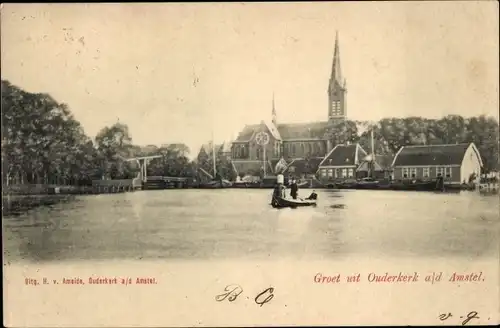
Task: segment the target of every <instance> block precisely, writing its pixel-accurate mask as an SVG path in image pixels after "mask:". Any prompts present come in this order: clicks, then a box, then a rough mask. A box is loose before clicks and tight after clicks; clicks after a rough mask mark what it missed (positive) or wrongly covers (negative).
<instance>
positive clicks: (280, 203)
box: [271, 196, 317, 208]
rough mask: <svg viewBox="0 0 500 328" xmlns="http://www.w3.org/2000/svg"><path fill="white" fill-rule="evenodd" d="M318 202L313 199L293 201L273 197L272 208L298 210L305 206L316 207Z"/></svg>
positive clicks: (291, 199)
mask: <svg viewBox="0 0 500 328" xmlns="http://www.w3.org/2000/svg"><path fill="white" fill-rule="evenodd" d="M316 202H317V200H312V199H293V198H283V197H278V196H273V198H272V201H271V206H272V207H274V208H285V207H290V208H297V207H305V206H316Z"/></svg>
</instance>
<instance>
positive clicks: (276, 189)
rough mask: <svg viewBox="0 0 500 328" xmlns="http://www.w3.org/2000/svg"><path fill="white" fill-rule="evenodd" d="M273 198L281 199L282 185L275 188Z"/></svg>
mask: <svg viewBox="0 0 500 328" xmlns="http://www.w3.org/2000/svg"><path fill="white" fill-rule="evenodd" d="M273 197H281V185H280V184H279V183H277V184H276V185H275V186H274V191H273Z"/></svg>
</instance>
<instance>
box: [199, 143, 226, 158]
mask: <svg viewBox="0 0 500 328" xmlns="http://www.w3.org/2000/svg"><path fill="white" fill-rule="evenodd" d="M222 147H223V145H214V147H213V148H214V150H215V153H218V152H219V151H220V150H221V148H222ZM201 150H204V151H205V153H207V155H212V143H210V142H209V143H206V144H203V145H202V146H201V149H200V151H201Z"/></svg>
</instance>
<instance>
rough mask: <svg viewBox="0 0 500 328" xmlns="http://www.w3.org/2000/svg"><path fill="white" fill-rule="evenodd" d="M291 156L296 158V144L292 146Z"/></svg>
mask: <svg viewBox="0 0 500 328" xmlns="http://www.w3.org/2000/svg"><path fill="white" fill-rule="evenodd" d="M291 155H292V156H295V144H292V151H291Z"/></svg>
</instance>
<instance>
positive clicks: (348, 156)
mask: <svg viewBox="0 0 500 328" xmlns="http://www.w3.org/2000/svg"><path fill="white" fill-rule="evenodd" d="M367 155H368V154H367V152H366V151H365V150H364V149H363V148H362V147H361V146H360V145H359V144H357V143H356V144H352V145H337V146H335V147H334V148H333V149H332V150H331V151H330V152H329V153H328V154H327V155H326V156H325V158H324V159H323V160H322V161H321V163H320V164H319V166H349V165H357V164H359V162H360V161H361V160H363V158H364V157H365V156H367Z"/></svg>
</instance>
